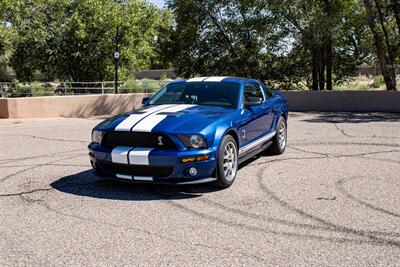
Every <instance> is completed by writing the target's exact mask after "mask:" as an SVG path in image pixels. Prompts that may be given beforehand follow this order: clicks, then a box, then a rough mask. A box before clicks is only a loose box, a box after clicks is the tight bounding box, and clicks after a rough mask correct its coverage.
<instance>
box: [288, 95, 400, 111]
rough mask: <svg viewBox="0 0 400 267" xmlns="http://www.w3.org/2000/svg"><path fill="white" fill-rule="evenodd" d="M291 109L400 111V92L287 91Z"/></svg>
mask: <svg viewBox="0 0 400 267" xmlns="http://www.w3.org/2000/svg"><path fill="white" fill-rule="evenodd" d="M284 95H285V96H286V98H287V99H288V103H289V110H290V111H336V112H400V92H388V91H332V92H327V91H285V92H284Z"/></svg>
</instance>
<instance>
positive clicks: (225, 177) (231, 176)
mask: <svg viewBox="0 0 400 267" xmlns="http://www.w3.org/2000/svg"><path fill="white" fill-rule="evenodd" d="M217 160H218V164H217V172H216V174H217V181H216V184H217V186H218V187H221V188H227V187H229V186H231V185H232V184H233V182H234V181H235V178H236V173H237V170H238V149H237V144H236V141H235V139H234V138H233V137H232V136H231V135H226V136H225V137H224V138H223V139H222V142H221V147H220V149H219V152H218V159H217Z"/></svg>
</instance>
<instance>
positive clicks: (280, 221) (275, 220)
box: [200, 198, 400, 237]
mask: <svg viewBox="0 0 400 267" xmlns="http://www.w3.org/2000/svg"><path fill="white" fill-rule="evenodd" d="M200 200H201V201H203V202H204V203H206V204H209V205H213V206H215V207H218V208H220V209H221V210H224V211H228V212H231V213H234V214H238V215H241V216H243V217H247V218H252V219H258V220H261V221H264V222H265V221H267V222H271V223H277V224H281V225H285V226H290V227H294V228H299V229H307V230H322V231H329V232H335V230H333V229H332V228H331V227H328V226H318V225H313V224H308V223H297V222H294V221H288V220H283V219H278V218H273V217H269V216H265V215H262V214H256V213H252V212H248V211H245V210H241V209H236V208H231V207H227V206H225V205H223V204H221V203H218V202H215V201H212V200H210V199H208V198H201V199H200ZM365 232H367V233H369V234H371V235H380V236H388V237H400V233H396V232H380V231H365Z"/></svg>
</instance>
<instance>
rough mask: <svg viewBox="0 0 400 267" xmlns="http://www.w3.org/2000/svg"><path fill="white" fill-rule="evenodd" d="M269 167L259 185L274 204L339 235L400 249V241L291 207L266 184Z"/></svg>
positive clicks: (261, 174)
mask: <svg viewBox="0 0 400 267" xmlns="http://www.w3.org/2000/svg"><path fill="white" fill-rule="evenodd" d="M267 167H268V166H267ZM267 167H266V168H265V169H261V170H260V171H259V172H258V174H257V176H258V184H259V187H260V189H261V190H262V191H263V192H264V193H265V194H266V196H267V197H269V198H270V199H271V200H273V201H274V202H276V203H277V204H279V205H280V206H281V207H283V208H285V209H287V210H289V211H291V212H293V213H296V214H298V215H300V216H302V217H304V218H307V219H310V220H313V221H315V222H318V223H320V224H322V225H325V226H326V227H329V228H331V229H332V230H333V231H336V232H338V233H344V234H353V235H355V236H357V237H362V238H365V239H367V240H369V241H370V242H372V243H377V244H386V245H390V246H396V247H399V248H400V241H395V240H390V239H386V238H382V237H378V236H376V235H374V234H370V233H368V232H365V231H362V230H358V229H354V228H350V227H346V226H342V225H337V224H335V223H332V222H329V221H327V220H324V219H322V218H320V217H317V216H314V215H312V214H309V213H307V212H305V211H303V210H301V209H299V208H296V207H294V206H292V205H290V204H289V203H287V202H286V201H284V200H282V199H280V198H279V197H278V196H277V195H276V194H275V193H274V192H273V191H272V190H270V189H269V188H268V187H267V186H266V185H265V183H264V181H263V180H264V179H263V173H264V171H266V170H267Z"/></svg>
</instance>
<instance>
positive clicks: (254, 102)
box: [244, 97, 263, 107]
mask: <svg viewBox="0 0 400 267" xmlns="http://www.w3.org/2000/svg"><path fill="white" fill-rule="evenodd" d="M247 100H248V101H246V102H244V106H245V107H254V106H259V105H261V104H262V101H263V99H262V98H261V97H248V98H247Z"/></svg>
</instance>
